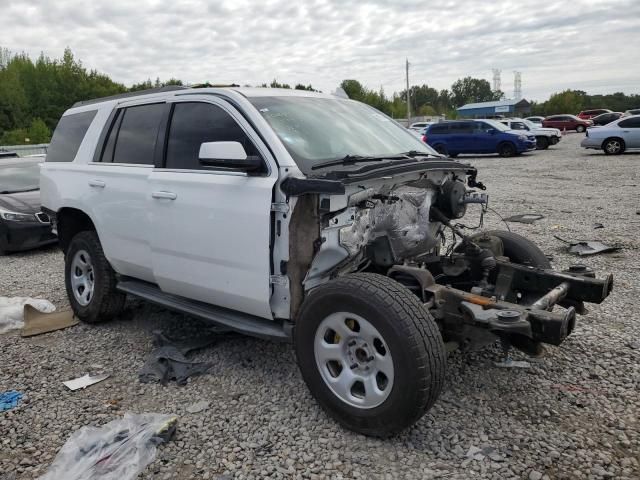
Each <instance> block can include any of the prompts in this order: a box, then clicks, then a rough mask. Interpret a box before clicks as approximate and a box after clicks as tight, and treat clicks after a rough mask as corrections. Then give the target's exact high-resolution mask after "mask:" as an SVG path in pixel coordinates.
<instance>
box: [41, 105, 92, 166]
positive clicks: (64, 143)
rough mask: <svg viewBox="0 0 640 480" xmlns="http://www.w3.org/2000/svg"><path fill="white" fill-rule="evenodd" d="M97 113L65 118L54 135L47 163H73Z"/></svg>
mask: <svg viewBox="0 0 640 480" xmlns="http://www.w3.org/2000/svg"><path fill="white" fill-rule="evenodd" d="M97 112H98V111H97V110H91V111H88V112H82V113H74V114H71V115H65V116H63V117H62V118H61V119H60V121H59V122H58V126H57V127H56V130H55V132H54V133H53V138H52V139H51V145H49V149H48V150H47V158H46V160H45V161H47V162H72V161H73V159H74V158H75V157H76V154H77V153H78V149H79V148H80V144H81V143H82V140H83V139H84V136H85V134H86V133H87V130H88V129H89V125H91V122H92V121H93V118H94V117H95V116H96V113H97Z"/></svg>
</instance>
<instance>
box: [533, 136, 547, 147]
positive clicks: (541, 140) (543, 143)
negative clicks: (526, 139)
mask: <svg viewBox="0 0 640 480" xmlns="http://www.w3.org/2000/svg"><path fill="white" fill-rule="evenodd" d="M547 148H549V139H548V138H547V137H536V149H538V150H546V149H547Z"/></svg>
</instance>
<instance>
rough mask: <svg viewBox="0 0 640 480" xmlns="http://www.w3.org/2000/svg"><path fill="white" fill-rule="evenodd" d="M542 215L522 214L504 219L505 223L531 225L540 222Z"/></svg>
mask: <svg viewBox="0 0 640 480" xmlns="http://www.w3.org/2000/svg"><path fill="white" fill-rule="evenodd" d="M543 218H544V215H540V214H539V213H524V214H521V215H511V216H510V217H507V218H505V219H504V221H505V222H517V223H533V222H536V221H538V220H542V219H543Z"/></svg>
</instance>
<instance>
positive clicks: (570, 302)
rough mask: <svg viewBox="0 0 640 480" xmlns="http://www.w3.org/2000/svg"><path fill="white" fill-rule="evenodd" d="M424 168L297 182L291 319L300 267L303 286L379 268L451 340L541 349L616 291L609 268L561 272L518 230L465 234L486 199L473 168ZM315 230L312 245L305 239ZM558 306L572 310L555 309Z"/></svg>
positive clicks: (441, 164)
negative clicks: (467, 219) (468, 218)
mask: <svg viewBox="0 0 640 480" xmlns="http://www.w3.org/2000/svg"><path fill="white" fill-rule="evenodd" d="M424 163H425V164H427V163H428V162H424ZM424 170H425V171H421V172H407V173H404V172H403V173H400V174H394V175H384V176H382V175H377V176H369V178H366V179H362V180H360V179H358V178H350V177H349V176H345V177H344V178H341V179H339V180H335V179H311V180H308V181H307V182H308V184H305V183H304V182H305V180H302V181H300V182H298V183H297V184H296V189H297V190H296V192H295V194H294V196H295V197H296V198H297V204H296V210H297V211H296V210H294V215H293V218H292V220H291V223H290V224H289V232H290V235H289V236H290V262H289V263H290V268H289V269H288V270H289V275H290V277H291V282H292V287H291V314H292V318H295V312H296V308H297V305H298V304H299V302H300V301H301V298H302V295H303V292H302V291H296V288H295V282H296V272H297V278H300V280H301V281H302V284H303V286H304V290H305V291H308V290H310V289H312V288H313V287H315V286H316V285H319V284H322V283H324V282H326V281H328V280H330V279H332V278H335V277H337V276H340V275H344V274H348V273H353V272H362V271H367V272H375V273H380V274H384V275H387V276H389V277H391V278H393V279H394V280H396V281H398V282H399V283H401V284H403V285H405V286H406V287H407V288H409V289H411V290H412V291H413V292H414V293H415V294H416V295H417V296H419V297H420V298H421V300H422V302H423V303H424V305H425V307H426V308H427V309H428V310H429V311H430V313H431V314H432V315H433V317H434V318H435V319H436V321H437V322H438V325H439V327H440V329H441V332H442V334H443V337H444V339H445V341H449V342H452V343H455V344H456V345H457V346H458V347H461V348H466V349H468V348H476V347H480V346H483V345H485V344H487V343H490V342H493V341H495V340H496V338H499V339H501V340H502V341H503V342H505V344H508V345H513V346H515V347H517V348H520V349H522V350H524V351H526V352H527V353H530V354H537V353H539V352H540V350H541V348H540V345H541V343H549V344H554V345H559V344H560V343H561V342H562V341H563V340H564V339H565V338H566V337H567V336H568V335H569V334H570V333H571V332H572V330H573V328H574V326H575V322H576V313H579V314H581V313H584V312H585V311H586V309H585V307H584V302H594V303H600V302H602V301H603V300H604V299H605V298H606V297H607V296H608V295H609V293H610V292H611V289H612V286H613V279H612V276H611V275H609V276H608V277H607V278H605V279H596V278H595V275H594V274H593V272H592V271H591V270H590V269H588V268H586V267H584V266H575V267H572V269H570V270H568V271H565V272H557V271H554V270H552V269H551V266H550V264H549V263H548V260H547V259H546V257H545V256H544V254H542V252H540V250H539V249H538V248H537V247H536V246H535V245H534V244H532V243H531V242H529V241H528V240H526V239H525V238H523V237H520V236H518V235H515V234H512V233H508V232H501V231H492V232H485V233H477V234H475V235H471V236H468V235H466V234H465V233H464V231H463V230H462V228H460V222H459V220H460V219H461V218H463V217H464V215H465V213H466V211H467V208H468V207H469V206H470V205H472V204H475V205H477V207H475V208H480V209H482V212H481V213H482V215H483V214H484V213H485V212H486V209H487V204H488V196H487V195H486V194H485V193H483V192H482V190H484V189H485V187H484V186H483V185H482V184H481V183H480V182H478V181H476V170H475V169H473V168H471V167H470V166H468V165H464V164H461V163H459V162H454V161H438V162H432V165H431V166H430V167H429V168H425V169H424ZM305 185H306V186H305ZM307 187H308V188H307ZM325 187H327V188H326V189H325ZM305 189H307V190H308V191H306V190H305ZM323 189H325V190H326V191H323ZM301 212H305V213H304V214H303V213H301ZM296 214H297V215H296ZM482 215H481V218H482ZM476 228H477V227H476ZM302 232H304V234H302ZM447 236H449V240H448V241H446V242H445V239H446V238H447ZM310 237H312V238H315V240H314V241H313V242H312V245H313V248H312V250H311V249H310V248H305V247H304V246H303V243H306V244H307V245H309V242H308V241H307V242H304V240H308V238H310ZM451 238H453V239H454V240H455V241H451ZM301 242H303V243H301ZM445 246H446V249H445ZM443 250H444V251H443ZM291 260H293V262H292V261H291ZM296 260H299V262H298V263H296ZM555 305H560V306H562V307H565V308H563V309H559V310H556V311H555V312H552V311H551V310H552V309H553V307H554V306H555Z"/></svg>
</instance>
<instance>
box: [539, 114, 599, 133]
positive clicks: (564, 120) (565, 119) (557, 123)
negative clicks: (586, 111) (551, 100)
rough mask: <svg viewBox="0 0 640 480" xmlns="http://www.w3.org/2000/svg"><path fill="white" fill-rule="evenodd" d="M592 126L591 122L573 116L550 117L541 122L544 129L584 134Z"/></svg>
mask: <svg viewBox="0 0 640 480" xmlns="http://www.w3.org/2000/svg"><path fill="white" fill-rule="evenodd" d="M592 125H593V122H592V121H591V120H583V119H581V118H578V117H576V116H575V115H551V116H550V117H547V118H545V119H544V120H542V126H543V127H544V128H558V129H560V130H575V131H576V132H578V133H580V132H584V131H585V130H586V129H587V127H590V126H592Z"/></svg>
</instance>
